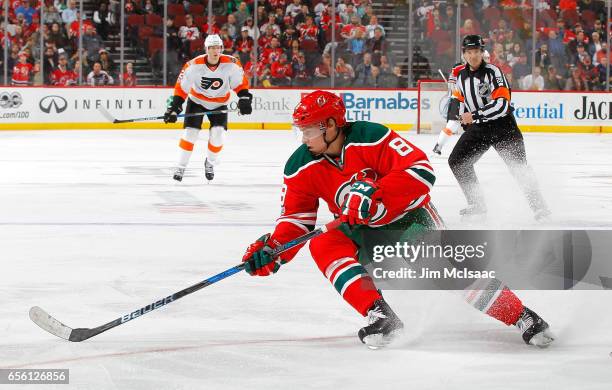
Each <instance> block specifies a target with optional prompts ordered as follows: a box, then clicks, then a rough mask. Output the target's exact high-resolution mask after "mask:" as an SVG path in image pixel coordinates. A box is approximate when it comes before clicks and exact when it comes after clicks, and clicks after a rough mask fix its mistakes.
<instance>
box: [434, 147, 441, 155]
mask: <svg viewBox="0 0 612 390" xmlns="http://www.w3.org/2000/svg"><path fill="white" fill-rule="evenodd" d="M433 152H434V153H435V154H437V155H438V156H441V155H442V148H440V145H438V144H436V146H434V148H433Z"/></svg>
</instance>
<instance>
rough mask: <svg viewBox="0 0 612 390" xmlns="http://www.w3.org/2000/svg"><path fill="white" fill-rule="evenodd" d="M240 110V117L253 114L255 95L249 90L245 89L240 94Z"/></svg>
mask: <svg viewBox="0 0 612 390" xmlns="http://www.w3.org/2000/svg"><path fill="white" fill-rule="evenodd" d="M238 98H239V99H238V109H239V110H240V115H250V114H251V113H252V112H253V106H252V105H251V104H252V103H253V94H252V93H250V92H249V91H248V90H246V89H243V90H241V91H240V92H238Z"/></svg>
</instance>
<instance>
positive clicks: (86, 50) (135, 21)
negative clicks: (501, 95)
mask: <svg viewBox="0 0 612 390" xmlns="http://www.w3.org/2000/svg"><path fill="white" fill-rule="evenodd" d="M4 1H8V2H9V15H8V16H9V24H8V25H6V26H5V25H4V23H2V27H1V28H0V42H1V43H0V44H1V45H2V46H4V45H5V39H4V37H5V36H8V40H9V56H8V58H7V59H6V61H7V63H8V65H9V73H11V80H12V83H13V84H15V85H32V84H35V85H40V84H43V83H44V84H48V85H58V86H61V85H71V84H75V83H77V82H78V79H79V73H81V74H82V76H81V77H82V80H83V83H87V84H90V85H112V84H115V85H117V84H120V83H121V82H122V83H123V85H126V86H132V85H136V84H137V82H138V81H137V79H136V76H135V73H134V70H133V68H134V65H133V64H132V63H127V64H126V65H125V69H118V66H117V64H116V63H115V62H113V61H112V60H111V58H110V56H109V53H108V52H107V49H108V48H107V47H105V44H104V41H105V40H106V39H108V37H109V35H114V34H117V33H118V25H119V16H118V15H120V11H121V9H120V7H121V5H120V4H121V3H120V2H119V1H117V0H102V1H100V2H98V3H96V11H95V12H94V13H93V14H92V17H91V19H89V18H87V17H83V18H82V24H83V26H84V28H83V36H82V37H79V19H81V15H80V12H79V7H78V3H77V2H76V1H75V0H4ZM41 1H42V3H41ZM85 1H86V2H87V1H88V0H85ZM91 1H92V3H93V2H94V1H98V0H91ZM331 1H333V0H261V1H259V2H258V8H257V9H254V1H253V0H214V1H213V9H212V13H213V16H212V17H211V18H209V17H208V9H207V4H208V1H207V0H169V6H168V18H167V19H166V20H165V21H164V19H163V17H162V16H163V14H164V12H163V9H162V6H163V2H159V1H158V0H125V3H124V4H125V14H126V42H127V44H128V45H129V46H131V47H136V48H138V53H139V55H141V56H142V57H143V58H149V59H150V62H151V65H152V69H153V71H154V72H155V74H156V75H157V76H160V75H161V72H162V70H163V69H164V67H163V60H164V57H165V58H166V59H167V71H168V74H167V79H168V82H169V84H171V83H173V82H174V80H175V79H176V77H177V75H178V72H179V71H180V69H181V67H182V64H183V63H184V62H185V61H188V60H189V59H191V58H193V57H194V56H196V55H199V54H202V53H203V43H204V39H205V37H206V36H207V35H208V34H212V33H214V34H219V35H220V36H221V38H222V39H223V42H224V52H225V53H226V54H229V55H233V56H235V57H237V58H239V59H240V61H241V63H242V64H243V66H244V68H245V71H246V72H247V74H248V76H249V77H250V78H252V79H254V78H256V79H257V80H258V85H262V86H264V87H274V86H315V87H316V86H329V85H330V79H331V76H332V74H333V75H334V79H335V85H336V86H337V87H373V88H376V87H387V88H404V87H407V86H408V84H407V80H408V78H407V69H408V67H401V66H400V65H399V63H398V62H399V61H400V60H404V59H403V58H393V56H392V53H391V50H390V45H389V42H388V40H387V39H386V31H385V26H383V24H381V22H380V21H379V18H378V16H377V15H376V12H375V8H374V7H373V5H372V4H371V0H336V1H337V3H336V12H335V18H332V6H331ZM0 3H2V0H0ZM379 3H381V2H379ZM382 3H384V2H382ZM389 3H391V2H389ZM463 3H464V4H465V5H466V6H464V7H462V8H461V15H462V16H461V20H460V25H461V28H460V35H461V36H463V35H466V34H471V33H478V34H482V35H483V37H484V38H485V42H486V43H487V47H488V50H489V52H490V53H491V62H493V63H494V64H496V65H498V66H500V67H501V68H502V69H503V70H504V71H505V72H506V74H507V75H508V78H509V80H510V82H511V83H512V87H513V88H514V89H527V90H533V89H537V90H543V89H552V90H604V89H605V88H606V82H607V81H608V80H606V69H607V68H608V67H610V63H611V62H610V59H612V56H611V55H610V52H609V50H608V47H607V43H606V40H607V34H608V33H610V28H609V27H610V26H609V23H610V22H609V21H607V20H606V9H605V5H604V2H603V1H602V0H539V1H538V9H537V10H536V11H537V15H538V18H537V23H536V26H535V28H533V26H532V25H531V20H532V19H531V14H532V11H533V8H532V5H531V0H464V1H463ZM41 4H42V7H43V12H42V15H43V20H42V23H41V21H40V12H39V11H40V7H41ZM414 5H415V6H414V10H415V12H414V15H413V17H414V22H415V31H420V32H422V39H420V40H418V39H417V41H419V42H420V43H419V45H417V46H416V47H415V50H414V53H413V55H412V67H410V68H411V71H412V73H411V76H412V77H411V78H412V79H413V80H418V79H429V78H437V75H436V74H435V73H434V72H431V69H430V65H429V64H430V63H432V62H433V63H435V64H436V67H439V68H442V69H449V68H450V66H451V65H452V64H453V63H454V59H455V47H454V42H455V37H456V31H455V30H456V28H455V26H456V25H457V16H456V14H457V12H456V10H457V6H456V3H454V2H453V1H450V0H449V1H440V0H418V1H416V2H415V4H414ZM387 6H389V5H388V4H387ZM3 9H4V7H3ZM0 12H3V11H0ZM0 15H1V16H0V20H3V19H4V15H3V14H1V13H0ZM332 19H333V20H332ZM164 23H165V27H166V36H165V38H166V40H167V50H166V53H165V54H166V56H164V53H163V47H164V43H163V41H164ZM406 24H408V23H407V22H406ZM41 26H42V27H41ZM534 31H535V38H536V45H535V46H534V47H533V44H532V37H533V36H532V33H533V32H534ZM41 33H42V34H43V35H44V49H43V50H44V53H43V54H42V55H41V53H40V50H41V47H40V43H39V42H40V35H39V34H41ZM332 36H334V37H335V41H332ZM80 39H81V40H82V44H83V46H82V48H83V49H82V52H81V55H79V53H78V47H79V40H80ZM332 49H334V50H333V51H334V54H333V61H334V63H332ZM534 52H535V58H536V66H535V67H534V68H533V69H532V67H531V55H532V53H534ZM41 58H42V64H41ZM79 59H80V60H79ZM0 61H2V62H3V61H5V59H4V58H3V50H0ZM0 69H1V66H0ZM41 69H42V72H41Z"/></svg>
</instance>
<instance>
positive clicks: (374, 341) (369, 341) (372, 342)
mask: <svg viewBox="0 0 612 390" xmlns="http://www.w3.org/2000/svg"><path fill="white" fill-rule="evenodd" d="M403 330H404V329H403V328H402V329H396V330H394V331H393V332H391V333H389V334H388V335H386V336H384V335H383V334H382V333H378V334H371V335H369V336H366V337H364V338H363V343H364V344H365V345H366V346H367V347H368V348H370V349H373V350H374V349H380V348H383V347H386V346H387V345H389V344H391V343H392V342H393V341H394V340H396V339H397V338H398V337H399V336H400V335H401V334H402V333H403Z"/></svg>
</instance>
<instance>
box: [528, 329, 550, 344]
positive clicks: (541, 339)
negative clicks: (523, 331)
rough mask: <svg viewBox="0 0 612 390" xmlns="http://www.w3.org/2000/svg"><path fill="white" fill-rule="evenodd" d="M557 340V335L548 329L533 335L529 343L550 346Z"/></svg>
mask: <svg viewBox="0 0 612 390" xmlns="http://www.w3.org/2000/svg"><path fill="white" fill-rule="evenodd" d="M553 341H555V335H554V334H553V333H552V332H551V331H550V330H548V329H546V330H544V331H543V332H540V333H537V334H535V335H533V337H532V338H531V340H529V344H531V345H534V346H536V347H538V348H548V347H549V346H550V344H552V342H553Z"/></svg>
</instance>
